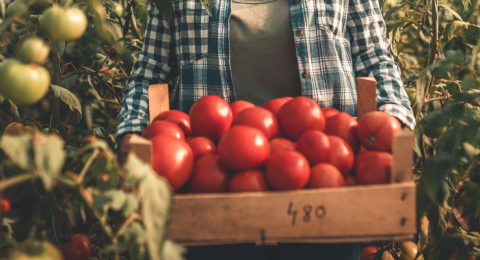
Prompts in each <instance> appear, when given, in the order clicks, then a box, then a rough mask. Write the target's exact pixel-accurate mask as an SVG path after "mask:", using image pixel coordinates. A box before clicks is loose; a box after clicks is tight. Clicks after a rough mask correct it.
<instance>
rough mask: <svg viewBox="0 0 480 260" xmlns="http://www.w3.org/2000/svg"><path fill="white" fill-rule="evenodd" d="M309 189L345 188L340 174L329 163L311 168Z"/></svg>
mask: <svg viewBox="0 0 480 260" xmlns="http://www.w3.org/2000/svg"><path fill="white" fill-rule="evenodd" d="M311 172H312V173H311V174H312V176H311V177H310V182H309V183H308V187H309V188H335V187H343V186H345V179H343V176H342V173H341V172H340V171H339V170H338V169H337V168H336V167H335V166H333V165H331V164H329V163H319V164H317V165H315V166H313V168H312V170H311Z"/></svg>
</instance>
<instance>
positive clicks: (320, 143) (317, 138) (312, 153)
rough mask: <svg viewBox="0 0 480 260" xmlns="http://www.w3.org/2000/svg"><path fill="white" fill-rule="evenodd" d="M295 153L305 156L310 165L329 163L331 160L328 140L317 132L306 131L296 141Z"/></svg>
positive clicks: (324, 135) (326, 136) (330, 148)
mask: <svg viewBox="0 0 480 260" xmlns="http://www.w3.org/2000/svg"><path fill="white" fill-rule="evenodd" d="M297 151H299V152H301V153H302V154H303V155H305V157H306V158H307V159H308V162H310V164H311V165H315V164H317V163H321V162H330V159H331V158H332V146H331V145H330V138H328V135H326V134H324V133H322V132H320V131H317V130H308V131H306V132H305V133H304V134H303V135H302V136H301V137H300V139H298V143H297Z"/></svg>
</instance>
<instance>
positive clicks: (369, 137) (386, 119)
mask: <svg viewBox="0 0 480 260" xmlns="http://www.w3.org/2000/svg"><path fill="white" fill-rule="evenodd" d="M401 130H402V126H401V125H400V123H399V122H398V120H397V119H396V118H395V117H393V116H391V115H389V114H387V113H385V112H381V111H372V112H369V113H367V114H365V115H364V116H363V117H362V118H361V119H360V121H358V126H357V135H358V139H359V140H360V143H361V144H362V145H363V146H364V147H365V148H367V150H376V151H385V152H389V151H391V150H392V142H393V135H395V133H397V132H399V131H401Z"/></svg>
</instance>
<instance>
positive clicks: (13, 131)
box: [3, 122, 38, 136]
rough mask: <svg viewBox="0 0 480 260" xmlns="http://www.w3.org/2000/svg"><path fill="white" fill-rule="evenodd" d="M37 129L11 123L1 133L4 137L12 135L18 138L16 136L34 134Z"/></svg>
mask: <svg viewBox="0 0 480 260" xmlns="http://www.w3.org/2000/svg"><path fill="white" fill-rule="evenodd" d="M37 130H38V129H37V128H36V127H34V126H29V125H24V124H22V123H17V122H13V123H10V124H9V125H7V127H5V130H4V131H3V134H5V135H13V136H18V135H23V134H26V133H34V132H35V131H37Z"/></svg>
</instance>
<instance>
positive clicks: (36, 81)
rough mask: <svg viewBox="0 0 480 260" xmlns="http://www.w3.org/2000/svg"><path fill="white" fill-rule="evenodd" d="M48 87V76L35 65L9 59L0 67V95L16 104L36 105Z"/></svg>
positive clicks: (43, 69)
mask: <svg viewBox="0 0 480 260" xmlns="http://www.w3.org/2000/svg"><path fill="white" fill-rule="evenodd" d="M49 86H50V74H49V73H48V71H47V70H46V69H45V68H44V67H42V66H39V65H37V64H28V63H22V62H20V61H18V60H15V59H9V60H7V61H6V62H5V63H4V64H3V65H2V66H1V67H0V93H1V94H2V95H3V96H4V97H6V98H8V99H10V100H12V101H13V102H14V103H16V104H24V105H32V104H35V103H37V102H38V101H39V100H40V99H42V97H43V96H44V95H45V93H47V90H48V87H49Z"/></svg>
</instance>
